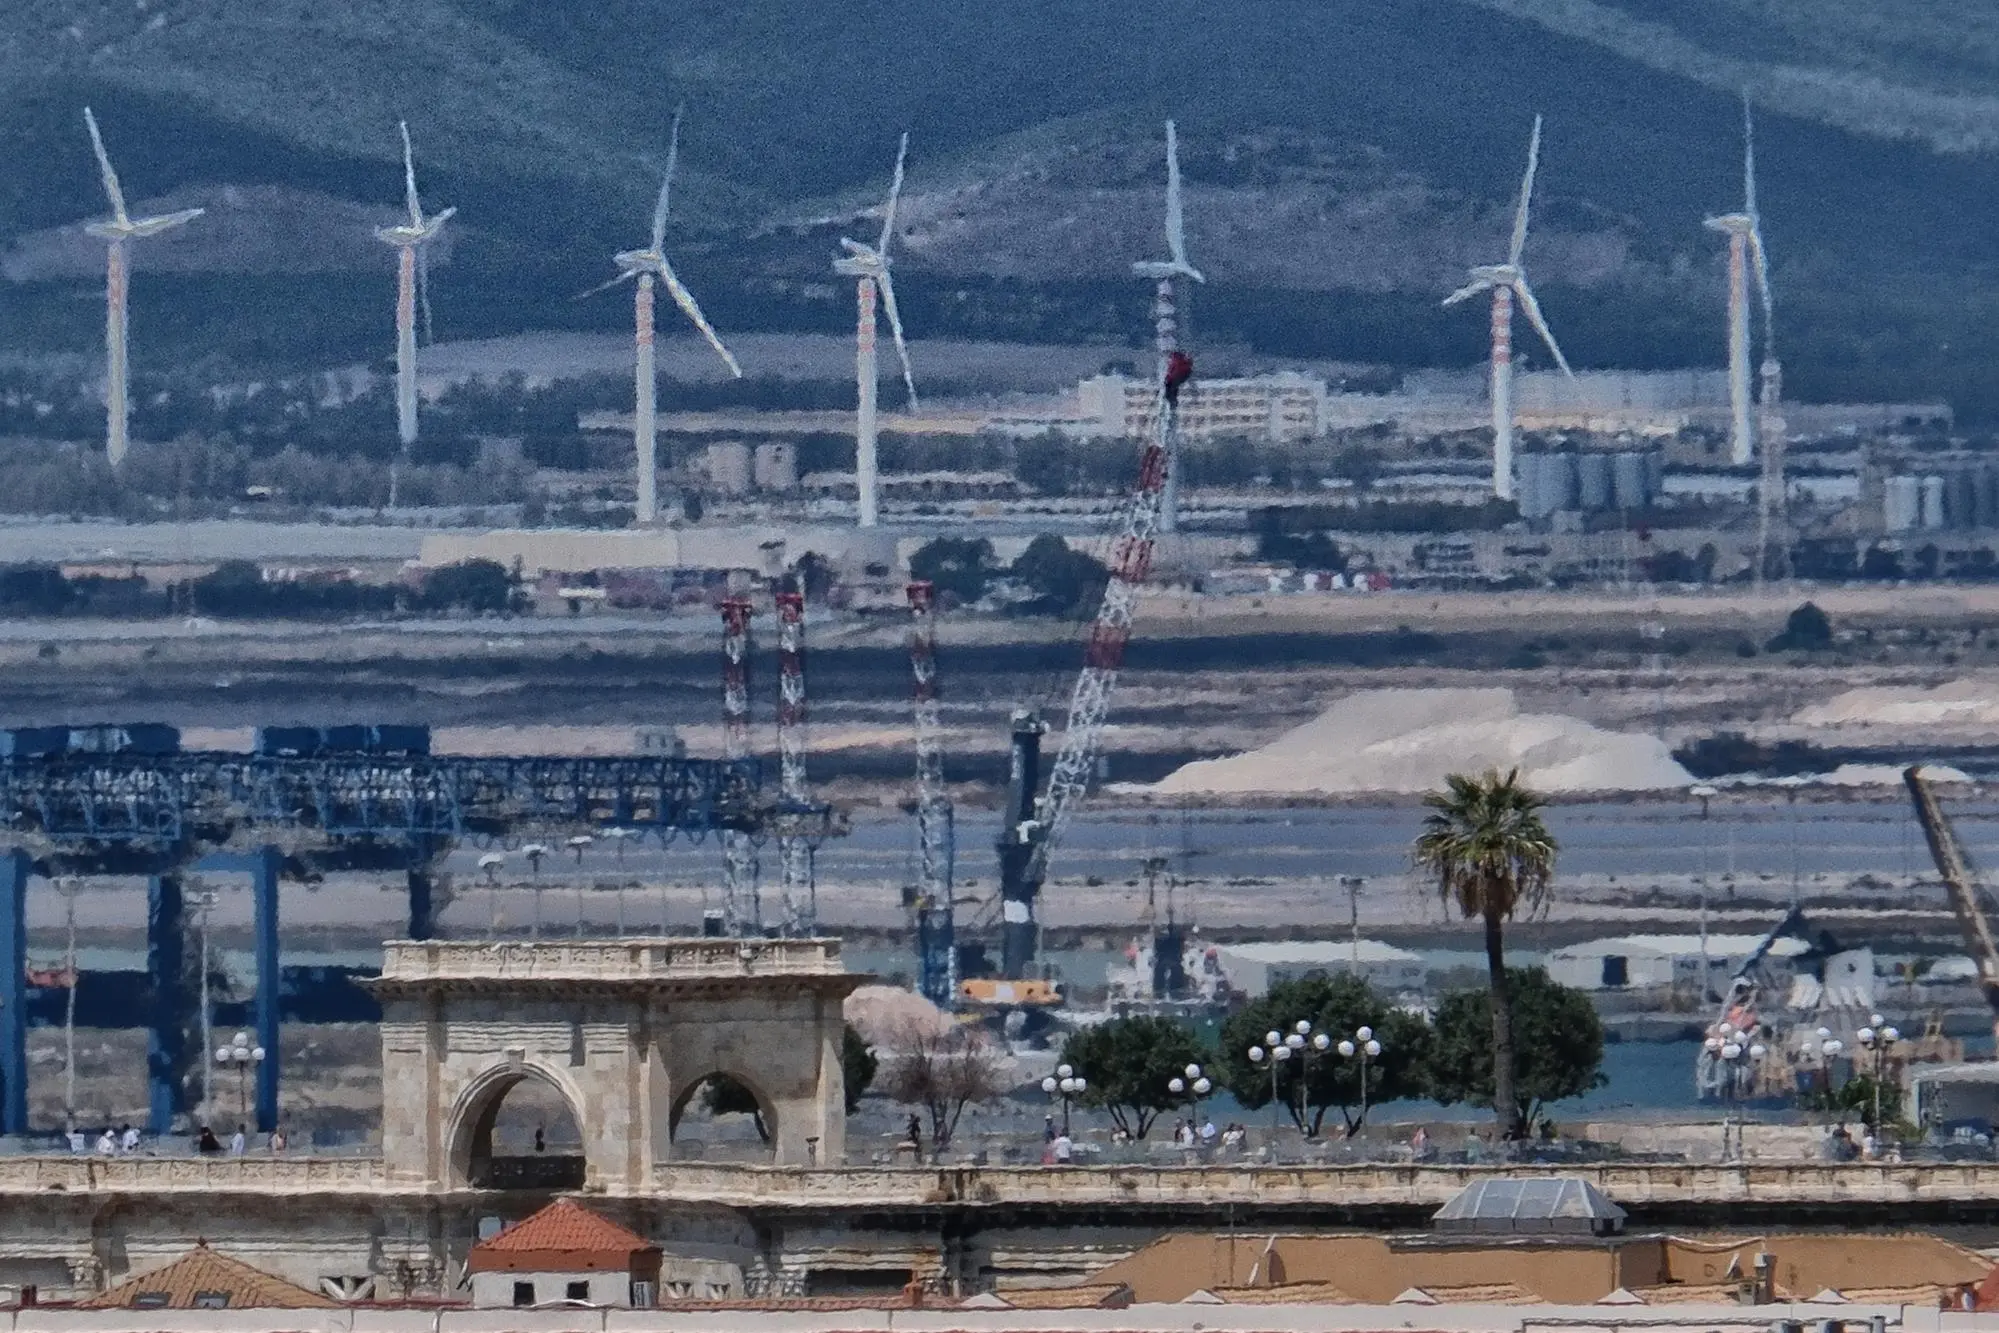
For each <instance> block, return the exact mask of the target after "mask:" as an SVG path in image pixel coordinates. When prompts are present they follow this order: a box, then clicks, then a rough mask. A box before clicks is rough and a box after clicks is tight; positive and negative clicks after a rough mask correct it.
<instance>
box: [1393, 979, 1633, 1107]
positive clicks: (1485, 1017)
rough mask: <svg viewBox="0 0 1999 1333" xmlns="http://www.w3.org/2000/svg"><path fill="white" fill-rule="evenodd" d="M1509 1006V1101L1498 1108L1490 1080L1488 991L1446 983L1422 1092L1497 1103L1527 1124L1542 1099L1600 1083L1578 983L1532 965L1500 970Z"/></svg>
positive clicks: (1595, 1040)
mask: <svg viewBox="0 0 1999 1333" xmlns="http://www.w3.org/2000/svg"><path fill="white" fill-rule="evenodd" d="M1506 982H1507V986H1506V994H1507V1000H1508V1003H1509V1006H1510V1008H1511V1010H1512V1026H1511V1039H1512V1045H1513V1064H1512V1078H1511V1080H1510V1082H1511V1091H1512V1094H1513V1106H1512V1107H1511V1108H1510V1112H1509V1111H1508V1110H1500V1107H1499V1103H1498V1099H1497V1094H1496V1092H1495V1087H1494V1078H1493V1073H1494V1069H1495V1064H1494V1061H1495V1058H1496V1057H1495V1051H1494V1044H1493V1028H1494V1024H1493V1017H1492V1012H1493V1005H1492V994H1491V992H1489V991H1483V990H1462V991H1453V992H1452V993H1450V994H1449V995H1446V996H1444V998H1443V999H1442V1000H1441V1001H1440V1002H1439V1003H1438V1005H1437V1014H1436V1018H1435V1021H1434V1032H1435V1038H1434V1040H1435V1043H1436V1044H1435V1048H1434V1052H1433V1055H1432V1058H1431V1061H1430V1081H1429V1084H1428V1089H1429V1093H1430V1095H1431V1096H1433V1097H1435V1098H1436V1099H1437V1100H1438V1101H1440V1102H1444V1103H1446V1104H1448V1103H1451V1102H1468V1103H1470V1104H1471V1105H1473V1106H1484V1107H1491V1108H1493V1109H1495V1110H1500V1114H1501V1119H1502V1120H1508V1119H1510V1120H1511V1121H1512V1122H1513V1123H1514V1124H1516V1125H1518V1126H1520V1128H1521V1129H1522V1130H1523V1131H1527V1130H1531V1129H1532V1128H1533V1127H1534V1125H1535V1124H1536V1123H1538V1122H1539V1121H1540V1119H1541V1117H1542V1115H1543V1113H1544V1112H1545V1110H1546V1108H1547V1105H1548V1103H1550V1102H1558V1101H1561V1100H1562V1099H1564V1098H1566V1097H1579V1096H1581V1095H1582V1094H1583V1093H1585V1092H1588V1091H1589V1090H1590V1089H1592V1088H1597V1087H1601V1086H1602V1085H1603V1077H1602V1075H1601V1074H1600V1073H1598V1072H1597V1067H1598V1066H1599V1065H1600V1064H1601V1063H1602V1062H1603V1024H1602V1023H1601V1022H1600V1021H1599V1020H1598V1018H1597V1015H1596V1006H1594V1005H1592V1004H1591V1003H1590V1002H1589V997H1588V996H1587V995H1584V994H1583V993H1582V992H1581V991H1577V990H1571V989H1569V988H1568V987H1566V986H1562V985H1559V984H1558V983H1556V982H1555V981H1553V980H1551V979H1550V978H1549V976H1548V973H1547V971H1546V970H1545V969H1543V968H1539V967H1510V968H1508V969H1507V970H1506Z"/></svg>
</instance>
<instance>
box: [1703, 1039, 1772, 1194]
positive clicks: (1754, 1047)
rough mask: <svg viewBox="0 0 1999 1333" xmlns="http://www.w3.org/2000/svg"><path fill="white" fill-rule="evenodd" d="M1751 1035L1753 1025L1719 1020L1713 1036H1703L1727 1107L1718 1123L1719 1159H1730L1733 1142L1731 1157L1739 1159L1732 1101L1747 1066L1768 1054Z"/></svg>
mask: <svg viewBox="0 0 1999 1333" xmlns="http://www.w3.org/2000/svg"><path fill="white" fill-rule="evenodd" d="M1755 1038H1756V1029H1755V1027H1754V1026H1750V1027H1745V1028H1737V1027H1735V1026H1733V1025H1732V1024H1729V1023H1723V1024H1721V1026H1719V1027H1717V1028H1716V1029H1715V1031H1714V1035H1713V1036H1710V1037H1709V1038H1708V1039H1707V1043H1706V1044H1707V1049H1708V1053H1709V1054H1711V1055H1713V1056H1714V1057H1715V1059H1716V1061H1717V1062H1718V1063H1719V1065H1720V1067H1721V1071H1722V1073H1721V1085H1722V1091H1723V1094H1724V1096H1725V1097H1726V1104H1727V1107H1728V1109H1727V1111H1726V1112H1725V1114H1724V1115H1723V1117H1722V1122H1721V1158H1722V1160H1723V1161H1729V1160H1730V1152H1731V1148H1730V1144H1731V1142H1732V1143H1733V1145H1734V1147H1733V1152H1734V1156H1735V1158H1737V1159H1739V1158H1741V1156H1742V1155H1743V1153H1742V1126H1741V1125H1740V1124H1739V1123H1738V1122H1737V1117H1736V1114H1735V1106H1736V1102H1737V1100H1738V1099H1739V1098H1740V1097H1741V1095H1742V1082H1743V1079H1744V1078H1745V1077H1749V1076H1751V1075H1750V1073H1749V1071H1750V1069H1751V1068H1752V1067H1753V1066H1754V1065H1755V1064H1757V1063H1760V1062H1761V1061H1762V1059H1763V1057H1764V1056H1765V1055H1767V1054H1768V1053H1769V1052H1768V1050H1767V1048H1766V1047H1765V1046H1764V1045H1763V1043H1762V1042H1760V1041H1757V1040H1756V1039H1755Z"/></svg>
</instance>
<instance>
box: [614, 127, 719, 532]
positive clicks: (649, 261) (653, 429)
mask: <svg viewBox="0 0 1999 1333" xmlns="http://www.w3.org/2000/svg"><path fill="white" fill-rule="evenodd" d="M679 161H680V113H679V112H677V111H676V112H675V113H674V116H673V136H672V139H671V140H670V141H669V142H668V145H667V150H666V175H665V177H664V178H663V179H662V180H661V181H660V183H659V201H658V202H657V203H655V204H654V205H653V210H652V244H651V245H650V246H648V247H647V248H646V249H644V250H620V251H619V252H618V253H617V254H615V255H613V256H611V262H612V263H614V264H616V265H617V266H618V276H617V277H615V278H612V279H611V280H610V281H609V282H604V283H599V284H598V285H597V286H595V287H592V288H591V289H590V290H589V291H587V292H585V293H583V295H585V296H595V295H596V294H597V293H598V292H605V291H609V290H610V289H611V288H613V287H615V286H617V285H618V284H619V283H621V282H624V281H626V280H628V279H637V281H638V286H637V288H636V289H635V290H634V292H633V305H634V311H633V322H634V326H635V329H636V337H637V344H638V349H637V354H636V356H635V358H634V362H635V370H634V377H635V381H634V386H633V406H632V446H633V448H634V450H635V451H636V452H637V454H638V503H637V505H636V506H635V507H634V511H633V518H634V520H635V521H636V522H638V523H639V524H641V525H643V524H647V523H652V522H655V521H657V519H658V518H659V479H658V477H657V476H656V475H655V472H656V460H657V458H658V448H659V428H658V425H657V412H658V406H659V401H658V395H659V386H658V385H657V384H656V383H655V382H654V379H653V359H652V340H653V311H652V289H653V284H654V283H655V282H663V283H665V284H666V290H667V292H668V293H669V294H670V295H671V296H672V297H673V303H674V304H675V305H677V306H679V307H680V309H681V313H683V314H685V315H686V316H687V318H688V319H690V320H692V321H693V323H694V327H695V328H697V329H699V330H700V331H701V336H702V337H704V338H706V339H707V340H708V345H709V346H710V347H712V348H714V349H715V351H716V354H717V355H719V356H720V357H721V358H722V361H723V364H725V365H727V366H728V367H729V373H730V374H731V375H734V376H735V377H736V378H737V379H741V378H742V376H743V368H742V367H741V366H739V365H737V364H736V358H735V355H734V354H733V353H731V352H730V351H729V349H728V348H726V347H724V346H723V345H722V340H721V339H720V338H719V337H717V336H716V334H715V330H714V328H713V327H712V326H711V325H710V324H709V323H708V320H707V317H706V316H704V315H703V314H702V313H701V307H700V306H698V305H696V304H695V303H694V293H692V292H690V291H688V290H687V288H686V287H685V286H683V285H682V284H681V281H680V279H679V278H678V277H677V276H675V274H674V272H673V265H671V264H669V263H667V262H666V208H667V198H668V195H669V193H670V192H671V191H672V189H673V171H674V167H675V166H676V165H677V164H678V163H679Z"/></svg>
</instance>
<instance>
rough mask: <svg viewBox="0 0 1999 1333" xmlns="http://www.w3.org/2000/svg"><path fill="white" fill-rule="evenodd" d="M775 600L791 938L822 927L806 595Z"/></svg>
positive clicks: (783, 860)
mask: <svg viewBox="0 0 1999 1333" xmlns="http://www.w3.org/2000/svg"><path fill="white" fill-rule="evenodd" d="M773 600H774V601H775V602H776V604H777V760H778V782H779V788H778V791H779V795H780V797H781V798H782V800H783V804H784V812H783V816H782V818H781V819H780V821H779V825H778V830H779V831H778V840H777V846H778V861H779V864H780V866H781V867H782V872H783V886H784V924H783V932H784V934H786V935H788V936H792V937H794V938H796V937H803V936H809V935H811V934H813V933H814V931H816V930H817V929H818V925H819V896H818V887H817V884H816V883H815V881H814V878H813V867H812V858H813V845H812V838H811V837H810V836H809V835H808V832H807V829H806V827H805V815H806V809H807V800H808V793H807V790H806V785H805V717H806V714H805V594H804V593H802V592H780V593H777V594H776V595H775V597H774V599H773Z"/></svg>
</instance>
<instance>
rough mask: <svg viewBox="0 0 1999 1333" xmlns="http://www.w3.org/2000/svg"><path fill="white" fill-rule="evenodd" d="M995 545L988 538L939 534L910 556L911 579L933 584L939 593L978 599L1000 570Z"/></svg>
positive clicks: (965, 599) (956, 597) (961, 598)
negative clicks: (994, 553) (996, 560)
mask: <svg viewBox="0 0 1999 1333" xmlns="http://www.w3.org/2000/svg"><path fill="white" fill-rule="evenodd" d="M998 568H999V567H998V565H997V564H996V563H995V562H994V559H993V544H992V543H991V542H989V541H987V540H986V539H985V538H984V537H939V538H937V539H935V540H934V541H929V542H925V543H924V544H923V545H922V546H919V547H918V548H917V549H916V551H915V553H914V554H912V555H911V556H910V557H909V574H910V577H911V578H914V579H919V580H922V581H924V582H927V583H929V584H931V585H932V586H933V587H935V588H936V589H937V593H938V595H939V596H940V597H941V596H949V597H951V598H952V599H953V600H954V601H957V602H976V601H978V600H979V599H980V598H981V597H984V596H985V595H986V587H987V585H988V584H990V583H991V582H992V580H993V575H994V574H995V573H997V572H998Z"/></svg>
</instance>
